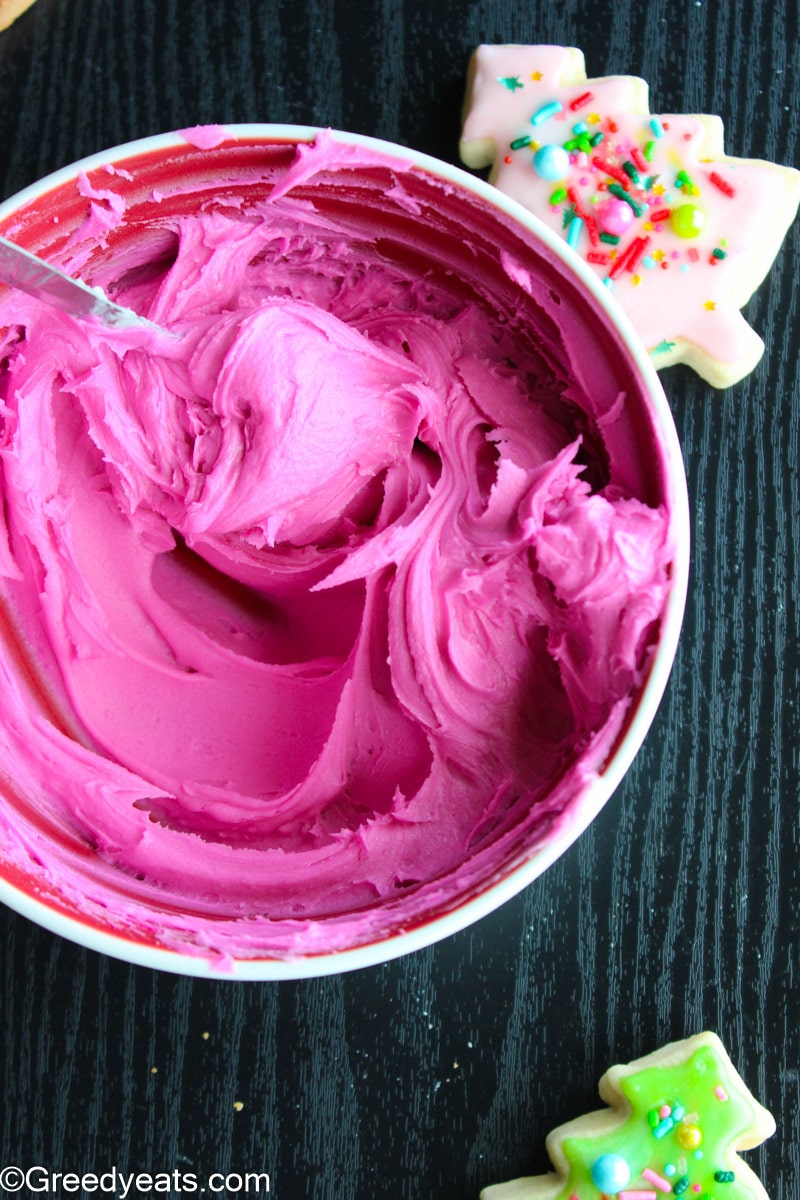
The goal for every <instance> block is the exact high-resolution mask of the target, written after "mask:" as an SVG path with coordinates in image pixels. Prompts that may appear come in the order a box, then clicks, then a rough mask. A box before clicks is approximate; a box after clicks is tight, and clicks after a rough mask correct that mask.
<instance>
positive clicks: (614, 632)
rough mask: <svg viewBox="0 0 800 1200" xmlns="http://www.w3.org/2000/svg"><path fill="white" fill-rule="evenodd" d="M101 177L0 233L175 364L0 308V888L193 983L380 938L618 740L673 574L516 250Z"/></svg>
mask: <svg viewBox="0 0 800 1200" xmlns="http://www.w3.org/2000/svg"><path fill="white" fill-rule="evenodd" d="M293 160H294V165H291V164H292V162H293ZM176 162H178V163H179V167H180V169H178V168H177V167H176ZM125 168H126V170H125V171H124V172H122V171H120V172H119V173H118V174H117V175H114V176H110V175H109V173H108V172H102V170H99V171H98V172H97V173H96V175H94V176H93V182H92V181H83V180H82V181H81V182H79V184H78V187H77V189H76V188H75V185H74V184H69V185H64V186H63V187H62V188H61V189H60V190H59V191H58V192H57V193H56V194H54V195H53V196H51V197H49V198H48V197H46V198H45V199H44V200H43V201H40V202H39V203H38V204H37V205H36V206H35V207H31V209H30V211H28V212H25V211H24V210H23V212H22V213H18V214H16V215H15V216H14V228H15V230H16V236H17V238H18V240H19V241H20V242H21V243H22V244H25V245H28V246H30V247H31V248H34V249H37V250H39V251H42V250H45V249H46V250H47V251H48V252H49V253H50V254H51V255H52V256H53V257H54V258H56V259H57V260H60V261H62V262H63V263H64V265H65V266H66V267H67V268H69V267H70V266H71V265H72V264H73V262H74V261H75V260H78V261H80V262H81V263H85V264H86V271H85V272H84V277H86V278H87V279H88V281H89V282H91V283H92V284H94V285H99V286H103V287H104V288H105V289H106V290H107V291H108V293H109V294H111V295H113V296H114V297H115V298H117V299H119V300H121V301H122V302H123V303H125V304H128V305H130V306H131V307H133V308H135V309H137V310H138V311H141V312H142V313H144V314H146V315H148V316H149V317H150V318H151V319H152V320H153V321H155V322H158V323H160V324H161V325H163V326H166V327H168V328H169V329H170V330H171V331H173V332H174V333H177V334H178V335H179V336H178V337H177V338H170V337H168V336H167V337H159V336H156V337H153V335H151V334H149V333H146V332H142V331H140V330H139V331H127V332H122V331H110V330H106V329H100V328H98V327H97V326H95V325H93V324H91V323H83V324H81V323H78V322H75V321H73V320H72V319H71V318H69V317H68V316H66V315H62V314H59V313H55V312H53V311H50V310H47V309H45V308H43V307H42V306H40V305H39V304H38V303H37V302H36V301H34V300H32V299H29V298H27V297H24V296H23V297H20V296H13V297H12V296H8V295H6V296H4V297H2V298H0V327H2V329H3V330H4V333H3V338H2V345H3V350H2V360H3V368H2V377H1V378H0V386H1V387H2V399H3V407H2V418H3V433H2V443H1V444H0V458H1V460H2V483H3V493H4V508H3V513H4V517H5V519H4V522H3V523H2V525H0V535H1V536H0V570H2V608H0V630H1V631H2V640H1V641H0V680H2V686H0V758H1V761H2V764H3V776H4V781H5V782H4V786H3V790H4V797H3V798H2V800H0V826H1V827H2V829H3V836H4V857H5V860H6V864H7V868H6V870H7V873H10V874H11V875H12V876H13V875H14V873H15V872H16V873H17V875H19V874H20V873H21V872H26V873H27V874H28V875H30V873H31V872H34V873H36V872H38V873H39V875H40V877H41V885H40V886H41V889H42V890H43V892H45V893H47V894H52V893H57V894H58V895H60V896H61V897H63V898H64V900H63V902H64V904H66V905H68V906H71V907H72V909H73V910H74V911H79V912H80V913H81V914H83V915H84V916H85V917H86V919H87V920H90V921H92V920H93V921H96V922H102V923H105V924H108V923H110V924H111V925H112V926H113V927H114V928H116V929H118V930H120V931H122V932H124V933H128V934H130V935H131V936H136V937H139V938H142V937H144V938H146V939H150V940H151V941H154V942H156V943H157V944H159V945H162V946H172V947H179V948H184V949H189V951H190V952H194V953H206V954H209V955H212V956H213V955H216V956H218V957H219V959H220V961H225V960H229V959H230V958H231V957H232V956H240V957H248V956H283V955H292V954H297V953H306V954H308V953H314V952H316V951H319V950H331V949H336V948H337V947H346V946H352V945H355V944H359V943H363V942H365V941H368V940H371V939H374V938H377V937H382V936H386V935H387V934H390V933H391V932H393V931H397V930H399V929H407V928H409V927H410V926H413V925H414V924H415V923H416V922H418V921H421V920H424V919H426V918H427V917H429V916H430V915H431V913H432V912H437V911H446V910H447V909H448V908H449V907H452V906H453V905H454V904H457V903H458V902H459V900H460V899H462V898H463V897H464V896H465V895H468V894H471V893H472V894H474V893H475V892H476V891H479V890H481V889H482V888H484V887H486V886H487V884H488V883H489V882H490V881H491V880H492V879H493V878H495V877H496V876H497V874H498V873H500V872H502V871H504V870H506V869H507V868H508V864H509V863H511V862H513V861H517V860H518V859H519V857H520V856H521V855H524V854H527V853H529V852H530V850H531V848H532V847H534V846H536V845H537V844H541V843H542V842H543V841H544V840H545V839H546V838H547V837H548V835H549V833H550V832H551V831H552V830H553V829H555V828H557V827H559V825H561V824H562V823H563V822H565V821H569V820H570V819H571V817H570V813H571V812H572V810H573V807H574V804H575V802H576V798H578V797H580V795H581V794H582V793H583V791H584V790H585V788H586V786H587V784H588V782H589V781H590V780H591V779H593V778H594V777H595V776H596V774H597V772H598V771H600V770H602V769H603V765H604V763H605V762H606V760H607V758H608V755H609V753H610V752H611V750H612V749H613V746H614V744H615V742H616V740H617V739H618V738H619V736H620V735H621V733H622V731H623V730H624V728H625V722H626V720H627V718H628V715H629V713H630V710H631V703H632V700H633V699H634V698H635V696H636V694H637V692H638V690H639V689H640V687H641V685H642V683H643V680H644V679H645V678H646V676H647V671H648V666H649V663H650V658H651V652H652V648H653V645H654V643H655V641H656V639H657V636H658V627H659V621H660V619H661V616H662V613H663V609H664V604H665V600H666V597H667V594H668V592H669V588H670V582H669V581H670V572H671V564H672V561H673V555H674V547H673V546H672V543H671V528H670V520H669V516H670V504H671V494H670V484H669V482H668V477H667V474H666V471H665V467H664V463H663V460H662V457H661V451H660V447H659V446H658V444H657V440H656V436H655V434H654V431H653V426H652V421H651V418H650V416H649V414H648V409H647V406H646V401H645V400H644V399H643V393H642V385H641V384H640V382H639V381H638V379H637V376H636V374H635V370H634V368H633V367H632V366H631V363H630V360H629V358H628V356H627V354H626V353H625V351H624V350H623V348H622V346H621V343H620V341H619V338H618V335H616V334H615V333H613V332H612V331H610V330H609V329H608V327H607V325H606V323H605V321H604V319H603V317H602V314H601V313H600V311H599V310H598V309H597V308H595V307H594V306H593V305H592V304H591V303H589V302H588V301H587V300H586V298H585V296H584V294H583V293H582V292H580V291H579V290H578V289H576V288H575V286H574V285H573V284H572V282H571V281H570V280H569V278H568V277H567V276H566V275H565V274H564V270H563V267H562V266H561V265H560V264H559V263H558V260H556V259H555V257H554V256H552V255H550V254H548V253H547V252H545V251H544V250H543V249H542V248H541V247H540V246H538V244H537V243H535V242H533V240H532V239H531V237H530V235H528V234H526V233H524V232H523V231H521V230H520V229H519V228H518V227H516V226H515V224H514V223H513V222H512V221H511V220H510V219H506V218H502V217H500V216H499V215H498V214H496V213H495V212H494V211H492V210H490V209H489V207H488V206H487V205H485V204H484V203H483V202H481V201H479V200H478V199H476V198H474V197H472V198H471V197H469V196H468V195H466V194H463V195H462V194H460V193H459V192H457V191H454V189H452V188H450V187H448V186H446V185H443V184H441V183H439V182H437V181H435V180H434V179H432V178H431V177H429V176H427V175H426V174H425V173H424V172H422V171H419V170H412V169H411V168H408V167H406V166H405V165H404V164H402V163H400V162H398V161H396V160H389V159H384V158H383V157H382V156H381V155H378V154H375V153H373V152H371V151H367V150H364V149H361V148H358V147H342V146H339V145H338V144H336V143H335V142H334V141H332V140H331V139H329V138H326V137H320V139H319V141H318V145H317V146H316V148H314V149H313V150H309V149H308V148H307V147H303V148H302V150H301V152H300V154H299V155H298V156H297V158H296V160H295V152H294V148H293V147H291V146H286V145H281V144H278V145H265V144H259V143H255V144H253V145H246V146H235V147H228V148H227V149H225V150H221V151H215V152H214V155H212V156H210V157H208V158H204V155H203V153H202V152H201V151H197V150H192V149H189V150H187V149H184V150H182V151H175V150H172V151H167V152H159V153H155V152H154V153H153V154H151V155H142V156H141V157H140V158H137V159H132V160H126V161H125ZM101 182H102V187H103V189H104V190H105V189H109V188H112V187H113V188H114V189H116V194H117V200H116V201H115V202H114V204H113V206H111V211H113V212H114V213H115V214H117V215H118V216H119V222H118V223H117V224H116V225H114V224H113V223H110V224H109V225H108V226H107V227H104V228H103V229H102V230H99V229H98V227H97V223H96V220H95V218H94V215H93V211H92V209H91V208H88V207H87V201H88V203H89V204H95V203H97V200H96V190H97V188H98V187H99V185H100V183H101ZM276 185H277V186H276ZM273 188H274V195H271V194H270V193H271V190H272V189H273ZM154 192H156V193H158V195H159V197H160V200H159V203H154V202H153V200H152V196H153V194H154ZM106 202H107V198H106ZM56 209H57V210H58V211H59V212H60V213H61V215H62V220H61V223H60V226H59V232H58V234H56V232H55V231H54V228H53V225H52V221H51V214H52V212H53V211H55V210H56ZM420 211H422V212H424V213H425V214H426V217H425V220H424V222H422V223H421V222H420V220H419V217H418V216H417V214H418V213H419V212H420ZM466 231H469V238H468V239H465V233H466ZM498 246H501V247H502V251H501V253H500V254H498Z"/></svg>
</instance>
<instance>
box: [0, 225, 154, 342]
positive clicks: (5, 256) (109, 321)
mask: <svg viewBox="0 0 800 1200" xmlns="http://www.w3.org/2000/svg"><path fill="white" fill-rule="evenodd" d="M0 280H2V281H3V282H4V283H7V284H10V285H11V286H12V287H16V288H20V289H21V290H22V291H23V292H27V293H28V294H29V295H31V296H36V297H37V299H39V300H43V301H44V302H45V304H50V305H52V306H53V307H54V308H59V309H61V311H62V312H68V313H71V314H72V316H74V317H97V318H98V320H100V321H102V322H103V324H104V325H108V326H110V327H111V328H114V329H151V330H153V331H155V332H158V333H166V332H167V330H165V329H163V328H162V327H161V326H160V325H155V324H154V323H153V322H152V321H148V320H147V318H146V317H140V316H139V314H138V313H135V312H134V311H133V309H131V308H124V307H123V306H122V305H121V304H115V303H114V301H113V300H109V298H108V296H106V295H105V293H104V292H103V290H102V288H92V287H89V285H88V284H86V283H83V282H82V281H81V280H80V279H73V278H72V276H71V275H65V274H64V272H63V271H60V270H59V269H58V267H54V266H53V264H52V263H48V262H45V261H44V259H42V258H37V256H36V255H35V254H31V252H30V251H29V250H23V249H22V247H21V246H18V245H17V244H16V243H15V242H10V241H9V240H8V239H7V238H4V237H0Z"/></svg>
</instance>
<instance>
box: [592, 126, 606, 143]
mask: <svg viewBox="0 0 800 1200" xmlns="http://www.w3.org/2000/svg"><path fill="white" fill-rule="evenodd" d="M605 136H606V135H605V134H604V133H602V132H601V131H600V130H599V129H598V131H597V133H593V134H592V136H591V137H590V138H589V143H590V145H592V146H599V145H600V143H601V142H602V141H603V139H604V138H605Z"/></svg>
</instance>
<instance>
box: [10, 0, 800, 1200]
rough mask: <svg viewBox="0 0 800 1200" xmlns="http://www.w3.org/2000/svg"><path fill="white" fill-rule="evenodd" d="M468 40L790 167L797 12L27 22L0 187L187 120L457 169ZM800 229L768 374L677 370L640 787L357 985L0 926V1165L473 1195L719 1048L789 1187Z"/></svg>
mask: <svg viewBox="0 0 800 1200" xmlns="http://www.w3.org/2000/svg"><path fill="white" fill-rule="evenodd" d="M480 41H520V42H558V43H566V44H572V45H578V46H581V47H582V48H583V49H584V51H585V53H586V58H587V67H588V70H589V73H590V74H603V73H631V74H639V75H642V76H644V77H645V78H646V79H648V80H649V82H650V85H651V100H652V103H653V106H654V107H655V108H656V109H657V110H660V111H670V110H673V111H679V112H680V111H711V112H718V113H720V114H721V115H722V117H723V118H724V121H725V127H726V144H727V147H728V149H729V150H730V151H731V152H735V153H738V154H742V155H752V156H757V157H767V158H772V159H774V160H776V161H781V162H784V163H787V164H792V165H795V166H800V149H799V148H798V103H797V101H798V91H797V78H798V67H800V62H799V61H798V60H799V59H800V14H799V13H798V6H797V3H796V0H793V2H789V0H775V2H766V0H757V2H754V3H744V0H742V2H741V3H733V2H731V3H726V2H725V0H702V2H695V0H686V2H684V3H680V4H676V3H675V0H671V2H670V3H667V0H653V2H652V3H649V4H646V5H642V4H640V3H638V2H637V0H614V2H613V3H611V2H610V0H596V2H595V3H592V4H591V5H589V4H585V3H581V2H580V0H562V2H561V3H559V4H558V5H551V4H549V3H545V2H544V0H526V2H525V3H520V0H471V2H468V0H308V2H307V3H303V2H302V0H272V2H268V0H264V2H259V0H131V2H129V0H37V3H36V4H35V5H34V6H33V8H31V9H30V10H29V11H28V12H27V13H26V14H25V15H24V16H23V17H21V18H20V19H19V21H18V22H17V23H16V24H15V25H14V26H12V27H11V28H10V29H8V30H7V31H5V32H4V33H3V34H2V35H1V36H0V128H2V130H3V137H2V139H0V191H2V194H3V195H9V194H11V193H12V192H14V191H16V190H17V189H19V188H20V187H22V186H23V185H25V184H26V183H28V182H30V181H32V180H34V179H36V178H38V177H39V176H41V175H43V174H45V173H47V172H49V171H51V170H53V169H55V168H56V167H58V166H61V165H62V164H64V163H66V162H69V161H71V160H73V159H75V158H78V157H80V156H81V155H84V154H87V153H90V152H93V151H95V150H98V149H101V148H103V147H105V146H110V145H113V144H115V143H119V142H122V141H126V140H128V139H132V138H136V137H140V136H144V135H146V134H150V133H155V132H159V131H161V130H162V129H168V128H173V127H181V126H187V125H192V124H195V123H198V122H203V121H213V122H222V123H224V122H235V121H252V120H270V121H280V122H284V121H285V122H298V123H301V124H322V125H334V126H341V127H344V128H349V129H353V130H356V131H358V132H362V133H367V134H373V135H377V136H380V137H385V138H389V139H391V140H395V141H398V142H400V143H402V144H405V145H410V146H415V147H417V148H419V149H421V150H423V151H426V152H429V153H432V154H435V155H438V156H439V157H442V158H445V159H448V160H450V161H455V160H456V151H457V142H458V134H459V114H460V107H461V97H462V91H463V83H464V71H465V67H466V63H467V60H468V58H469V55H470V53H471V51H472V49H473V48H474V47H475V45H477V43H478V42H480ZM797 262H798V229H797V227H796V226H795V227H794V228H793V229H792V231H791V232H790V235H789V237H788V239H787V242H786V245H785V247H784V250H783V252H782V254H781V256H780V258H779V260H778V263H777V264H776V266H775V268H774V269H773V271H772V273H771V275H770V276H769V277H768V280H767V282H766V283H765V284H764V285H763V287H762V289H761V290H760V291H759V293H758V294H757V295H756V296H755V297H754V299H753V300H752V301H751V302H750V304H749V306H748V309H747V315H748V317H749V319H750V321H751V323H752V324H753V325H754V327H755V328H756V329H757V330H759V331H760V333H761V334H762V336H763V337H764V339H765V341H766V344H767V351H766V355H765V358H764V360H763V362H762V363H761V365H760V366H759V367H758V368H757V370H756V371H755V372H754V373H753V375H752V376H750V377H749V378H748V379H747V380H745V381H744V382H743V383H741V384H740V385H738V386H737V387H736V388H734V389H732V390H730V391H728V392H724V393H714V392H712V391H711V390H710V389H709V388H707V387H706V386H705V385H704V384H703V383H702V382H701V381H700V380H699V379H697V378H696V377H694V376H693V375H691V374H690V373H689V372H688V371H685V370H683V369H680V368H678V369H673V370H672V371H670V372H669V373H668V374H667V375H665V377H664V384H665V387H666V389H667V392H668V395H669V397H670V401H671V404H672V407H673V410H674V413H675V419H676V423H677V426H678V430H679V434H680V437H681V442H682V445H683V448H684V454H685V458H686V466H687V474H688V479H689V488H690V495H691V502H692V519H693V538H694V545H693V559H692V580H691V588H690V596H689V603H688V609H687V616H686V623H685V628H684V633H683V636H682V641H681V646H680V651H679V654H678V658H677V662H676V665H675V669H674V672H673V677H672V680H671V683H670V686H669V689H668V692H667V695H666V697H665V699H664V702H663V704H662V707H661V710H660V712H659V715H658V718H657V720H656V722H655V725H654V727H653V729H652V731H651V733H650V736H649V737H648V739H647V742H646V745H645V747H644V749H643V751H642V753H641V754H640V756H639V757H638V758H637V760H636V762H635V764H634V767H633V768H632V770H631V771H630V773H629V775H628V777H627V778H626V780H625V782H624V784H623V785H622V787H621V788H620V789H619V791H618V793H617V794H616V796H615V797H614V798H613V799H612V801H611V802H610V803H609V804H608V806H607V807H606V809H605V810H604V812H603V813H602V814H601V816H600V817H599V818H598V819H597V820H596V822H595V823H594V824H593V826H592V827H591V828H590V829H589V831H588V832H587V833H586V834H585V835H584V836H583V837H582V838H581V839H580V840H579V842H578V843H577V844H576V845H575V846H574V847H573V849H572V850H571V851H570V852H569V853H567V854H566V855H565V856H564V857H563V858H562V859H561V860H560V861H559V862H558V863H557V864H556V865H555V866H554V867H553V868H552V869H551V870H550V871H549V873H548V874H547V875H546V876H545V877H544V878H542V879H541V880H540V881H538V882H537V883H535V884H534V885H532V886H531V887H529V888H528V889H527V891H526V892H525V893H524V894H523V895H521V896H519V897H517V899H516V900H514V901H512V902H511V903H509V904H507V905H506V906H505V907H504V908H503V909H502V910H501V911H500V912H499V913H497V914H495V915H494V916H492V917H489V918H487V919H485V920H484V921H482V922H481V923H480V924H479V925H477V926H475V927H473V928H472V929H471V930H468V931H465V932H464V933H462V934H460V935H458V936H456V937H454V938H451V939H449V940H448V941H446V942H444V943H441V944H440V945H438V946H436V947H434V948H432V949H430V950H427V951H423V952H420V953H418V954H416V955H413V956H411V957H409V958H406V959H403V960H400V961H398V962H394V963H391V964H388V965H386V966H384V967H379V968H374V969H370V970H368V971H363V972H359V973H356V974H353V975H349V976H345V977H341V978H333V979H324V980H318V981H311V982H307V983H297V984H292V983H287V984H280V985H267V984H265V985H233V984H231V983H228V982H224V981H221V982H219V983H211V982H196V981H191V980H185V979H179V978H173V977H171V976H166V975H159V974H155V973H151V972H148V971H146V970H143V969H139V968H134V967H128V966H125V965H124V964H121V963H117V962H113V961H110V960H106V959H103V958H101V957H99V956H97V955H95V954H92V953H90V952H88V951H83V950H81V949H79V948H77V947H74V946H71V945H69V944H67V943H65V942H62V941H60V940H58V939H56V938H55V937H53V936H51V935H50V934H48V933H46V932H44V931H43V930H40V929H37V928H36V927H34V926H32V925H30V924H29V923H27V922H26V921H24V920H23V919H21V918H19V917H17V916H15V915H13V914H11V913H8V912H5V911H3V912H2V913H0V961H1V962H2V967H3V970H2V980H1V981H0V1079H2V1087H3V1097H2V1104H0V1166H1V1165H3V1164H4V1163H6V1164H7V1163H18V1164H20V1165H22V1166H28V1165H31V1164H33V1163H36V1162H41V1163H42V1164H44V1165H45V1166H47V1167H48V1168H50V1169H52V1170H67V1169H72V1170H77V1171H87V1170H96V1171H102V1170H105V1169H108V1167H110V1165H112V1164H116V1165H118V1166H119V1167H120V1169H123V1170H154V1171H157V1170H164V1171H171V1170H174V1169H175V1168H180V1169H181V1170H186V1171H188V1170H194V1171H196V1172H198V1173H199V1174H203V1173H207V1172H210V1171H212V1170H219V1171H223V1172H224V1171H228V1170H237V1171H242V1172H244V1171H246V1170H268V1171H269V1172H270V1174H271V1176H272V1185H273V1186H272V1192H271V1194H272V1195H275V1196H276V1197H278V1198H279V1200H305V1198H308V1200H342V1198H353V1200H367V1198H369V1200H384V1198H386V1200H389V1198H390V1197H391V1198H392V1200H395V1198H396V1197H398V1196H404V1197H409V1198H412V1200H415V1198H419V1200H430V1198H433V1197H447V1198H448V1200H461V1198H462V1197H463V1198H468V1197H469V1198H473V1200H474V1198H475V1197H477V1193H478V1190H479V1188H480V1186H481V1185H482V1184H485V1183H488V1182H490V1181H493V1180H498V1179H501V1178H507V1177H509V1176H512V1175H514V1174H520V1173H530V1172H532V1171H541V1170H544V1169H546V1166H547V1163H546V1157H545V1153H544V1137H545V1135H546V1133H547V1131H548V1130H549V1129H550V1128H551V1127H552V1126H554V1125H555V1124H558V1123H561V1122H563V1121H565V1120H567V1119H569V1118H571V1117H574V1116H576V1115H578V1114H579V1113H581V1112H583V1111H586V1110H588V1109H590V1108H592V1107H594V1106H596V1104H597V1095H596V1084H597V1080H598V1078H599V1076H600V1075H601V1074H602V1073H603V1071H604V1070H605V1069H606V1067H607V1066H608V1065H609V1064H610V1063H611V1062H613V1061H622V1060H627V1059H630V1058H632V1057H635V1056H637V1055H639V1054H640V1053H643V1052H646V1051H648V1050H650V1049H653V1048H654V1047H656V1046H657V1045H658V1044H660V1043H661V1042H663V1041H666V1040H669V1039H672V1038H677V1037H682V1036H684V1035H686V1034H689V1033H692V1032H695V1031H697V1030H699V1029H701V1028H703V1027H711V1028H714V1029H716V1030H717V1031H718V1032H719V1033H720V1035H721V1036H722V1038H723V1040H724V1041H725V1042H726V1043H727V1045H728V1047H729V1049H730V1052H731V1054H732V1056H733V1058H734V1060H735V1062H736V1063H737V1064H738V1066H739V1067H740V1069H741V1071H742V1074H743V1075H744V1077H745V1079H746V1080H747V1081H748V1083H749V1084H750V1086H751V1087H752V1089H753V1091H754V1092H755V1093H756V1095H758V1096H759V1097H760V1099H762V1101H763V1102H764V1103H765V1104H766V1105H767V1106H768V1107H769V1108H770V1109H771V1110H772V1111H773V1112H774V1114H775V1116H776V1119H777V1121H778V1134H777V1135H776V1137H775V1138H773V1139H772V1140H771V1142H769V1143H768V1144H767V1145H766V1146H765V1147H764V1148H763V1149H762V1150H761V1151H759V1152H756V1153H754V1154H752V1155H751V1156H750V1161H751V1163H752V1164H753V1166H754V1167H755V1169H756V1170H757V1171H758V1172H759V1174H760V1175H761V1176H762V1178H763V1179H764V1182H765V1184H766V1186H767V1189H768V1191H769V1192H770V1194H771V1196H772V1197H773V1200H797V1198H798V1197H800V1184H799V1183H798V1180H800V1139H799V1138H798V1132H797V1112H798V1111H800V1002H798V977H799V976H800V962H799V961H798V951H799V949H800V867H799V866H798V863H799V862H800V844H799V843H800V834H799V833H798V816H800V812H799V805H798V797H799V796H800V771H799V770H798V747H800V717H799V715H798V694H799V689H798V683H800V680H799V679H798V674H799V673H800V659H799V658H798V648H797V642H798V583H799V581H800V572H799V570H798V564H799V562H800V544H799V543H800V494H799V493H800V480H799V468H800V455H799V454H798V433H799V431H800V378H799V377H798V371H799V368H798V360H799V359H800V314H798V272H797Z"/></svg>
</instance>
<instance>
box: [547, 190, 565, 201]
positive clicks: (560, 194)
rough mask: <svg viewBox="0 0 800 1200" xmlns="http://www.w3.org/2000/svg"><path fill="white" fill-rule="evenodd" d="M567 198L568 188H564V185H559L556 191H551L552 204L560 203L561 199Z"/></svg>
mask: <svg viewBox="0 0 800 1200" xmlns="http://www.w3.org/2000/svg"><path fill="white" fill-rule="evenodd" d="M566 198H567V189H566V188H563V187H557V188H556V190H555V191H554V192H551V193H550V203H551V204H560V203H561V201H562V200H566Z"/></svg>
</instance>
